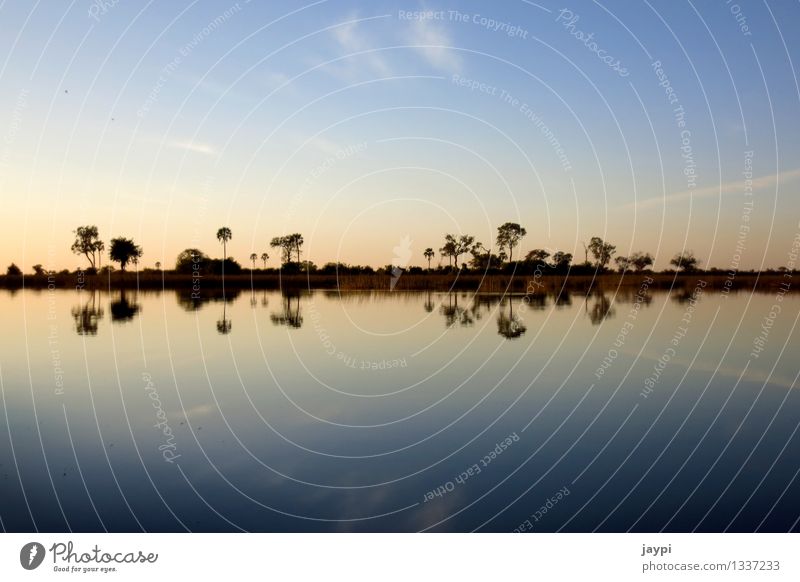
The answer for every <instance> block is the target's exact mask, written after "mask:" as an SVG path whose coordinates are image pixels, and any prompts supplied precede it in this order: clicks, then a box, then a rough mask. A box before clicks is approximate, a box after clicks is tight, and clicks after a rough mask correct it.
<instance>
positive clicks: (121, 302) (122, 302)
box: [110, 289, 141, 322]
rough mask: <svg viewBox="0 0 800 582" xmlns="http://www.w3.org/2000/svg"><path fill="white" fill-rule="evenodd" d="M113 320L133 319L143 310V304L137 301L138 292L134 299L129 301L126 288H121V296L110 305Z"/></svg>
mask: <svg viewBox="0 0 800 582" xmlns="http://www.w3.org/2000/svg"><path fill="white" fill-rule="evenodd" d="M110 309H111V321H116V322H126V321H131V320H132V319H133V318H134V317H136V315H137V314H138V313H139V311H140V310H141V306H140V305H139V304H138V303H137V302H136V294H135V293H134V298H133V300H131V301H129V300H128V297H127V295H126V294H125V290H124V289H121V290H120V292H119V298H118V299H117V300H116V301H112V302H111V305H110Z"/></svg>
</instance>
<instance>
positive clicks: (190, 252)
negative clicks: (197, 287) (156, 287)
mask: <svg viewBox="0 0 800 582" xmlns="http://www.w3.org/2000/svg"><path fill="white" fill-rule="evenodd" d="M209 263H210V259H209V258H208V255H206V254H205V253H204V252H203V251H201V250H200V249H184V250H182V251H181V252H180V254H179V255H178V258H177V259H175V271H176V272H178V273H191V272H193V271H195V270H196V271H198V272H201V273H205V272H206V270H207V269H208V266H209Z"/></svg>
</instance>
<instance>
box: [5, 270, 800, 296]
mask: <svg viewBox="0 0 800 582" xmlns="http://www.w3.org/2000/svg"><path fill="white" fill-rule="evenodd" d="M645 278H649V279H652V281H651V282H649V284H648V286H649V288H654V289H670V288H676V287H677V288H685V287H693V286H695V285H697V283H698V281H704V282H705V283H706V288H709V289H718V290H725V289H730V290H732V291H733V290H737V291H751V290H752V291H759V292H769V291H773V290H774V291H777V290H778V288H779V287H780V286H781V285H783V286H786V285H787V284H790V283H791V282H792V280H793V274H792V273H788V272H787V273H778V272H768V273H736V274H735V276H733V277H731V276H730V275H729V274H727V273H722V272H702V271H699V272H694V273H677V274H676V273H672V272H669V273H625V274H621V273H602V274H598V275H594V274H569V275H557V274H546V275H535V274H515V275H511V274H491V275H481V274H476V273H466V274H457V273H445V274H442V273H425V274H404V275H401V276H400V277H399V278H397V279H396V280H395V281H394V285H392V277H391V275H388V274H383V273H374V274H357V275H340V276H338V277H337V276H336V275H329V274H310V275H306V274H291V275H280V274H274V273H267V274H264V273H254V274H253V275H252V276H251V274H250V273H243V274H238V275H227V276H226V277H225V280H224V285H225V287H226V288H231V289H250V288H253V289H340V290H364V291H366V290H377V291H381V290H384V291H388V290H390V289H394V290H402V291H448V290H459V291H461V290H469V291H478V292H485V293H505V292H513V293H536V292H548V293H553V292H558V291H559V290H560V289H567V290H570V291H588V290H591V289H595V288H601V289H614V288H617V287H639V286H641V285H642V283H643V282H645ZM222 286H223V279H222V277H221V276H217V275H208V276H206V275H204V276H202V277H199V278H197V277H192V276H191V275H185V274H178V273H173V272H169V271H164V272H153V271H151V272H145V273H140V274H138V275H137V274H136V273H130V272H128V273H120V272H116V273H112V274H111V276H110V277H109V276H107V275H85V274H78V273H59V274H54V275H50V276H46V275H40V276H24V277H23V276H19V277H14V276H8V275H5V276H0V288H4V289H12V290H13V289H21V288H31V289H49V288H53V289H168V290H173V289H178V290H186V291H192V289H193V288H195V287H196V288H197V289H208V290H211V289H221V288H222ZM790 289H791V286H790Z"/></svg>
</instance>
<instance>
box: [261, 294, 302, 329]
mask: <svg viewBox="0 0 800 582" xmlns="http://www.w3.org/2000/svg"><path fill="white" fill-rule="evenodd" d="M282 296H283V297H282V302H281V303H282V307H283V309H282V311H281V312H280V313H271V314H270V316H269V318H270V319H271V320H272V323H273V324H275V325H285V326H286V327H291V328H295V329H300V328H301V327H303V315H302V313H301V312H300V292H299V291H283V293H282Z"/></svg>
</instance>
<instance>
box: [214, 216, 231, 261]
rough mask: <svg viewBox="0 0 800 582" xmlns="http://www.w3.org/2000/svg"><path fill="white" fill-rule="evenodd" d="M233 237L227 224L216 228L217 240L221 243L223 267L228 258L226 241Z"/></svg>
mask: <svg viewBox="0 0 800 582" xmlns="http://www.w3.org/2000/svg"><path fill="white" fill-rule="evenodd" d="M232 238H233V233H232V232H231V229H230V228H228V227H227V226H223V227H221V228H220V229H219V230H217V240H218V241H220V242H221V243H222V264H223V269H224V265H225V261H227V260H228V241H229V240H231V239H232Z"/></svg>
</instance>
